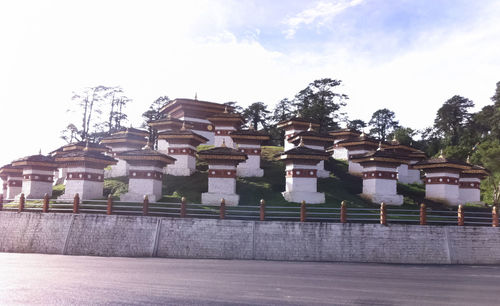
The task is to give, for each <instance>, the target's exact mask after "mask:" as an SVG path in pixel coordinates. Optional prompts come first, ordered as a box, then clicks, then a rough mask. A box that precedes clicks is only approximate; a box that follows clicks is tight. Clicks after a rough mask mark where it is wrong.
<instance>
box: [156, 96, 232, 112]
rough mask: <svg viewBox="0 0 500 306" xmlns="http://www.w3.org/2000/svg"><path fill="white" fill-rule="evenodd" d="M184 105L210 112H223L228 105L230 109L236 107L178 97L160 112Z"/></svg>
mask: <svg viewBox="0 0 500 306" xmlns="http://www.w3.org/2000/svg"><path fill="white" fill-rule="evenodd" d="M184 107H189V108H195V109H200V110H203V111H207V112H209V113H222V112H223V111H224V109H225V108H226V107H227V109H228V110H233V109H234V107H232V106H228V105H225V104H219V103H215V102H208V101H200V100H194V99H185V98H177V99H174V100H172V101H170V102H168V103H167V104H166V105H165V106H163V107H162V108H161V109H160V113H162V114H168V113H173V112H174V111H176V110H179V109H182V108H184Z"/></svg>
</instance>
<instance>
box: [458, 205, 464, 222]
mask: <svg viewBox="0 0 500 306" xmlns="http://www.w3.org/2000/svg"><path fill="white" fill-rule="evenodd" d="M457 215H458V226H464V207H463V206H462V204H460V205H458V211H457Z"/></svg>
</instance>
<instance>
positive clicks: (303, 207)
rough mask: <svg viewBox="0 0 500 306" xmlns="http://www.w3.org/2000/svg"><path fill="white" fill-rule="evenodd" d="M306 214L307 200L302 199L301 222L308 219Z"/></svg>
mask: <svg viewBox="0 0 500 306" xmlns="http://www.w3.org/2000/svg"><path fill="white" fill-rule="evenodd" d="M306 214H307V212H306V201H302V203H300V222H305V221H306Z"/></svg>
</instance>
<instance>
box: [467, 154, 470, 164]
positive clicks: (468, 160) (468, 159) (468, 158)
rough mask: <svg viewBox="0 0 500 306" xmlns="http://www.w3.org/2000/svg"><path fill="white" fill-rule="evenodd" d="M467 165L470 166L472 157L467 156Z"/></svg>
mask: <svg viewBox="0 0 500 306" xmlns="http://www.w3.org/2000/svg"><path fill="white" fill-rule="evenodd" d="M467 163H468V164H470V155H467Z"/></svg>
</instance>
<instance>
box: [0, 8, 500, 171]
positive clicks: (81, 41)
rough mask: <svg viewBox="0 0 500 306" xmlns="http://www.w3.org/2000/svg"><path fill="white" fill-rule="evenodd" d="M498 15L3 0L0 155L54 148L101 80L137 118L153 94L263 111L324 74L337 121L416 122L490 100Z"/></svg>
mask: <svg viewBox="0 0 500 306" xmlns="http://www.w3.org/2000/svg"><path fill="white" fill-rule="evenodd" d="M498 16H500V3H499V1H488V0H481V1H469V0H467V1H462V0H399V1H396V0H333V1H326V0H324V1H305V0H295V1H279V0H276V1H265V0H261V1H257V0H254V1H250V0H249V1H239V0H235V1H230V0H227V1H222V0H221V1H216V0H211V1H208V0H207V1H203V0H200V1H187V0H183V1H123V0H121V1H104V0H99V1H89V0H86V1H14V0H12V1H8V0H3V1H1V2H0V106H1V109H0V114H1V118H0V135H1V142H2V148H3V150H2V151H1V152H0V163H1V164H5V163H8V162H10V161H11V160H13V159H15V158H19V157H22V156H25V155H31V154H35V153H37V152H38V150H39V149H41V150H42V152H43V153H48V152H49V151H51V150H53V149H55V148H56V147H58V146H60V145H62V144H63V141H62V140H60V139H59V135H60V131H61V129H63V128H64V127H65V126H66V125H67V124H68V123H69V121H71V120H74V119H73V118H71V116H70V115H68V113H67V112H66V110H67V109H68V107H70V103H71V96H72V92H73V91H76V90H80V89H82V88H84V87H88V86H96V85H100V84H102V85H108V86H116V85H120V86H122V87H123V88H124V90H125V92H126V94H127V95H128V96H129V97H131V98H132V99H133V100H134V101H133V103H132V104H130V106H129V107H128V110H127V113H128V115H129V117H130V121H131V124H133V125H135V126H137V125H139V124H140V122H141V117H140V116H141V113H142V112H143V111H145V110H146V109H147V107H148V106H149V104H151V102H152V101H153V100H154V99H155V98H157V97H158V96H163V95H167V96H169V97H170V98H176V97H187V98H193V97H194V95H195V93H197V94H198V98H199V99H201V100H208V101H214V102H225V101H237V102H239V103H240V104H241V105H243V106H246V105H248V104H250V103H252V102H256V101H263V102H265V103H267V104H268V105H269V107H270V108H273V106H274V105H275V103H276V102H278V101H279V100H281V99H282V98H285V97H288V98H293V96H294V95H295V94H296V93H297V92H298V91H299V90H301V89H303V88H305V87H306V86H307V84H308V83H310V82H311V81H313V80H315V79H319V78H324V77H330V78H335V79H340V80H342V81H343V85H342V87H340V88H339V89H338V91H339V92H341V93H345V94H347V95H348V96H349V97H350V99H349V100H348V106H347V107H346V108H345V111H347V113H348V115H349V118H350V119H363V120H365V121H368V120H369V118H370V117H371V114H372V113H373V112H374V111H376V110H377V109H380V108H384V107H385V108H389V109H391V110H393V111H394V112H395V113H396V117H397V119H399V121H400V123H401V124H402V125H404V126H409V127H412V128H416V129H419V128H424V127H426V126H430V125H432V122H433V120H434V116H435V113H436V110H437V109H438V108H439V107H440V106H441V104H442V103H443V102H444V101H446V100H447V99H448V98H450V97H451V96H453V95H455V94H459V95H462V96H465V97H467V98H470V99H472V100H473V101H474V102H475V103H476V106H477V107H476V109H479V108H480V107H482V106H484V105H487V104H490V103H491V102H490V100H489V97H491V96H492V95H493V93H494V90H495V83H496V82H497V81H500V56H499V54H500V18H498ZM77 123H78V122H77Z"/></svg>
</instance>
